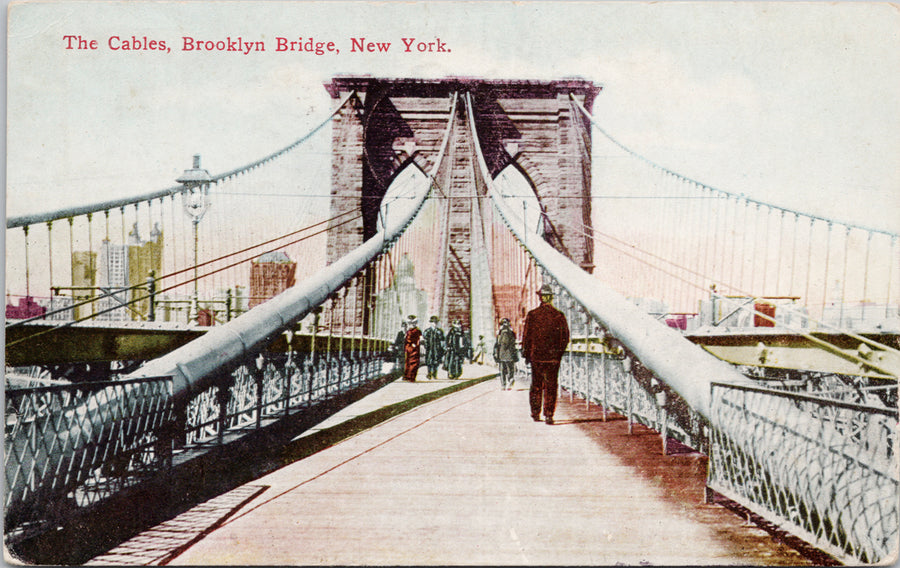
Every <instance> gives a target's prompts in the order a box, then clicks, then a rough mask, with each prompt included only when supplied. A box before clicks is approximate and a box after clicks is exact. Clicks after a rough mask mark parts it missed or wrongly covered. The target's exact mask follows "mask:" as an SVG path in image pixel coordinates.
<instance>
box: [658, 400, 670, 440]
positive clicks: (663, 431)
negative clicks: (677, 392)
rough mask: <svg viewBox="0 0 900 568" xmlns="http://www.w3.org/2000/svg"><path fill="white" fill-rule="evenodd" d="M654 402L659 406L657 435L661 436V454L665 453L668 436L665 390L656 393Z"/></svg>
mask: <svg viewBox="0 0 900 568" xmlns="http://www.w3.org/2000/svg"><path fill="white" fill-rule="evenodd" d="M656 404H657V405H658V406H659V416H660V418H659V425H660V428H659V435H660V437H661V438H662V454H663V455H667V453H668V444H667V443H666V440H667V439H668V437H669V415H668V411H667V410H666V391H660V392H658V393H656Z"/></svg>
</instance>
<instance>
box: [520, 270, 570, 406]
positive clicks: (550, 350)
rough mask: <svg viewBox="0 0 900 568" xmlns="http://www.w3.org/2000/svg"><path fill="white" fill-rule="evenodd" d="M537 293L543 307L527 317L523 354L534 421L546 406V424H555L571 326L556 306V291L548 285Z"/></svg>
mask: <svg viewBox="0 0 900 568" xmlns="http://www.w3.org/2000/svg"><path fill="white" fill-rule="evenodd" d="M538 294H539V295H540V297H541V305H540V306H538V307H537V308H535V309H533V310H531V311H530V312H528V315H527V316H525V332H524V334H523V337H522V355H523V356H524V358H525V362H526V363H529V364H531V391H530V393H529V401H530V403H531V418H532V419H533V420H534V421H535V422H538V421H540V419H541V406H542V403H543V410H544V421H545V422H546V423H547V424H553V412H554V411H555V410H556V391H557V388H558V384H559V383H558V379H559V362H560V361H561V360H562V356H563V353H565V351H566V346H567V345H568V344H569V324H568V322H567V321H566V316H564V315H563V314H562V312H560V311H559V310H557V309H556V308H554V307H553V288H551V287H550V285H549V284H544V285H543V286H541V289H540V291H539V292H538ZM542 399H543V400H542Z"/></svg>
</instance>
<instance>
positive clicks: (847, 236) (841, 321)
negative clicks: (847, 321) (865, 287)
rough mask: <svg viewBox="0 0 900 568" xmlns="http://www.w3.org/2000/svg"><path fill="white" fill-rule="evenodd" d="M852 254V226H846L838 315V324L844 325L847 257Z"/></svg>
mask: <svg viewBox="0 0 900 568" xmlns="http://www.w3.org/2000/svg"><path fill="white" fill-rule="evenodd" d="M849 254H850V227H847V226H845V227H844V269H843V272H842V273H841V307H840V313H839V315H838V325H839V326H843V325H844V302H846V301H847V295H846V294H847V257H848V256H849Z"/></svg>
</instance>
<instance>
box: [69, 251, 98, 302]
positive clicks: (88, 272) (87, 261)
mask: <svg viewBox="0 0 900 568" xmlns="http://www.w3.org/2000/svg"><path fill="white" fill-rule="evenodd" d="M96 274H97V253H96V252H94V251H86V250H76V251H74V252H72V287H73V288H75V290H73V291H72V299H73V301H74V302H75V303H76V304H77V303H79V302H82V301H84V300H87V299H88V298H93V297H94V296H95V294H94V291H93V290H91V289H90V288H92V287H93V286H94V285H95V283H96ZM94 311H95V309H94V305H93V303H90V304H84V305H81V306H78V307H76V308H74V310H73V314H72V315H73V317H74V318H75V319H82V318H86V317H88V316H90V315H91V314H92V313H94Z"/></svg>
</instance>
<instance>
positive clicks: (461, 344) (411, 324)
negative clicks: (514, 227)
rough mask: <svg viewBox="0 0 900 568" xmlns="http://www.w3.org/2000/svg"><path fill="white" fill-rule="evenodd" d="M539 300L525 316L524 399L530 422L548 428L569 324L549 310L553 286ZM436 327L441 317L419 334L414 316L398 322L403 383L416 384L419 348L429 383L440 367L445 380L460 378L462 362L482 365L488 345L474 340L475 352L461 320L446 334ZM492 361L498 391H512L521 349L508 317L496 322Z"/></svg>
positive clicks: (545, 287)
mask: <svg viewBox="0 0 900 568" xmlns="http://www.w3.org/2000/svg"><path fill="white" fill-rule="evenodd" d="M538 296H539V297H540V305H539V306H538V307H537V308H535V309H533V310H531V311H530V312H528V314H527V315H526V316H525V327H524V331H523V335H522V357H523V358H524V359H525V364H526V365H529V366H531V388H530V389H529V396H528V400H529V406H530V409H531V418H532V419H533V420H534V421H535V422H538V421H540V420H541V419H543V420H544V422H546V423H547V424H553V414H554V411H555V410H556V393H557V389H558V386H559V366H560V361H561V360H562V356H563V354H564V353H565V351H566V346H567V345H568V344H569V325H568V322H567V321H566V317H565V316H564V315H563V314H562V312H560V311H559V310H557V309H556V308H555V307H553V288H552V287H550V286H549V285H547V284H544V285H543V286H541V288H540V290H539V291H538ZM439 324H440V319H439V318H438V317H437V316H431V318H430V320H429V326H428V328H427V329H425V331H424V332H423V331H421V330H419V328H418V320H417V318H416V316H414V315H411V316H409V318H408V319H407V321H405V322H403V323H402V324H401V330H400V331H399V332H398V333H397V337H396V339H395V340H394V345H393V351H394V352H395V353H396V354H397V357H398V359H397V361H398V362H400V361H402V362H403V379H404V380H405V381H410V382H414V381H415V380H416V375H417V374H418V372H419V366H420V363H421V356H420V351H421V350H422V348H424V352H425V353H424V360H425V361H424V362H425V366H426V367H427V368H428V372H427V374H426V377H427V378H428V379H437V373H438V369H439V368H440V367H443V369H444V370H445V371H447V376H448V378H450V379H458V378H460V377H461V376H462V366H463V361H466V360H467V361H468V362H469V363H473V362H475V363H478V364H479V365H482V364H484V357H485V351H486V345H485V340H484V336H483V335H479V336H478V344H477V349H476V350H475V352H474V353H473V350H472V341H471V337H470V335H469V332H468V330H466V329H464V327H463V325H462V322H460V321H459V320H458V319H457V320H454V321H453V322H452V323H451V324H450V329H449V331H447V333H446V334H445V333H444V330H442V329H441V328H440V325H439ZM493 357H494V361H495V362H496V363H497V364H498V365H499V367H500V387H501V389H502V390H505V391H508V390H512V387H513V384H514V383H515V372H516V362H517V361H518V360H519V350H518V348H517V346H516V333H515V331H513V329H512V324H511V323H510V320H509V319H508V318H503V319H501V320H500V329H499V331H498V332H497V337H496V340H495V342H494V352H493Z"/></svg>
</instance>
